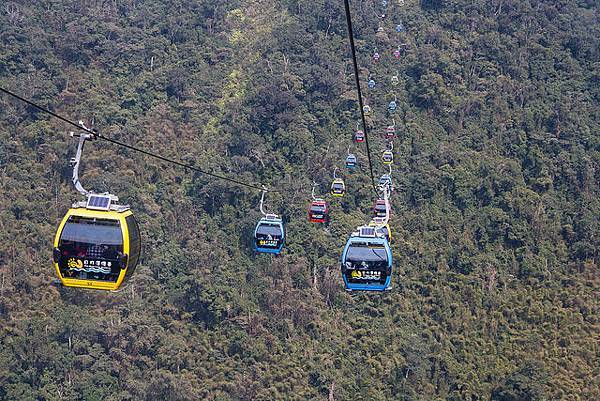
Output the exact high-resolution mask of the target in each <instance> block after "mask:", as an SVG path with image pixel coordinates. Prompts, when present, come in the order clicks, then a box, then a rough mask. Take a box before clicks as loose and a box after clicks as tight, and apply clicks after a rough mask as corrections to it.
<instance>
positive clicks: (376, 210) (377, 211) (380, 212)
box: [373, 199, 391, 217]
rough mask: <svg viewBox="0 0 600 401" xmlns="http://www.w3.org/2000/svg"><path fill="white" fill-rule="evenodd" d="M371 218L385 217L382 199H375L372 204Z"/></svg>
mask: <svg viewBox="0 0 600 401" xmlns="http://www.w3.org/2000/svg"><path fill="white" fill-rule="evenodd" d="M390 211H391V210H390ZM373 216H375V217H385V200H384V199H377V200H376V201H375V203H373Z"/></svg>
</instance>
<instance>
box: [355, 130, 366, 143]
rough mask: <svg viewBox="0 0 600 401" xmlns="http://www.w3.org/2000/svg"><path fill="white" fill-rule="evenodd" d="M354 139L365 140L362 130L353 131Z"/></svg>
mask: <svg viewBox="0 0 600 401" xmlns="http://www.w3.org/2000/svg"><path fill="white" fill-rule="evenodd" d="M354 140H355V141H356V142H364V141H365V133H364V132H363V131H362V130H357V131H356V132H355V133H354Z"/></svg>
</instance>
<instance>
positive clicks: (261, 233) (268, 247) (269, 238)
mask: <svg viewBox="0 0 600 401" xmlns="http://www.w3.org/2000/svg"><path fill="white" fill-rule="evenodd" d="M284 243H285V230H284V228H283V221H282V220H281V219H280V218H279V217H277V215H276V214H267V215H266V216H265V217H263V218H262V219H260V220H259V222H258V223H257V224H256V228H255V229H254V250H255V251H256V252H262V253H274V254H276V255H278V254H280V253H281V250H282V249H283V245H284Z"/></svg>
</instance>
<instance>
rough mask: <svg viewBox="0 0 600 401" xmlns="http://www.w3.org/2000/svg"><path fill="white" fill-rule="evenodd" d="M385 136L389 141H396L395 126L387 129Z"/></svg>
mask: <svg viewBox="0 0 600 401" xmlns="http://www.w3.org/2000/svg"><path fill="white" fill-rule="evenodd" d="M385 136H386V137H387V139H394V137H395V136H396V128H395V127H394V126H393V125H390V126H389V127H387V128H386V130H385Z"/></svg>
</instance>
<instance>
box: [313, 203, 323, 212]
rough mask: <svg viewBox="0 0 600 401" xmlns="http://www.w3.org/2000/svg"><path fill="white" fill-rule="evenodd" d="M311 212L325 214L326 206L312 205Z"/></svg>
mask: <svg viewBox="0 0 600 401" xmlns="http://www.w3.org/2000/svg"><path fill="white" fill-rule="evenodd" d="M310 211H311V212H317V213H324V212H325V205H312V206H311V207H310Z"/></svg>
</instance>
